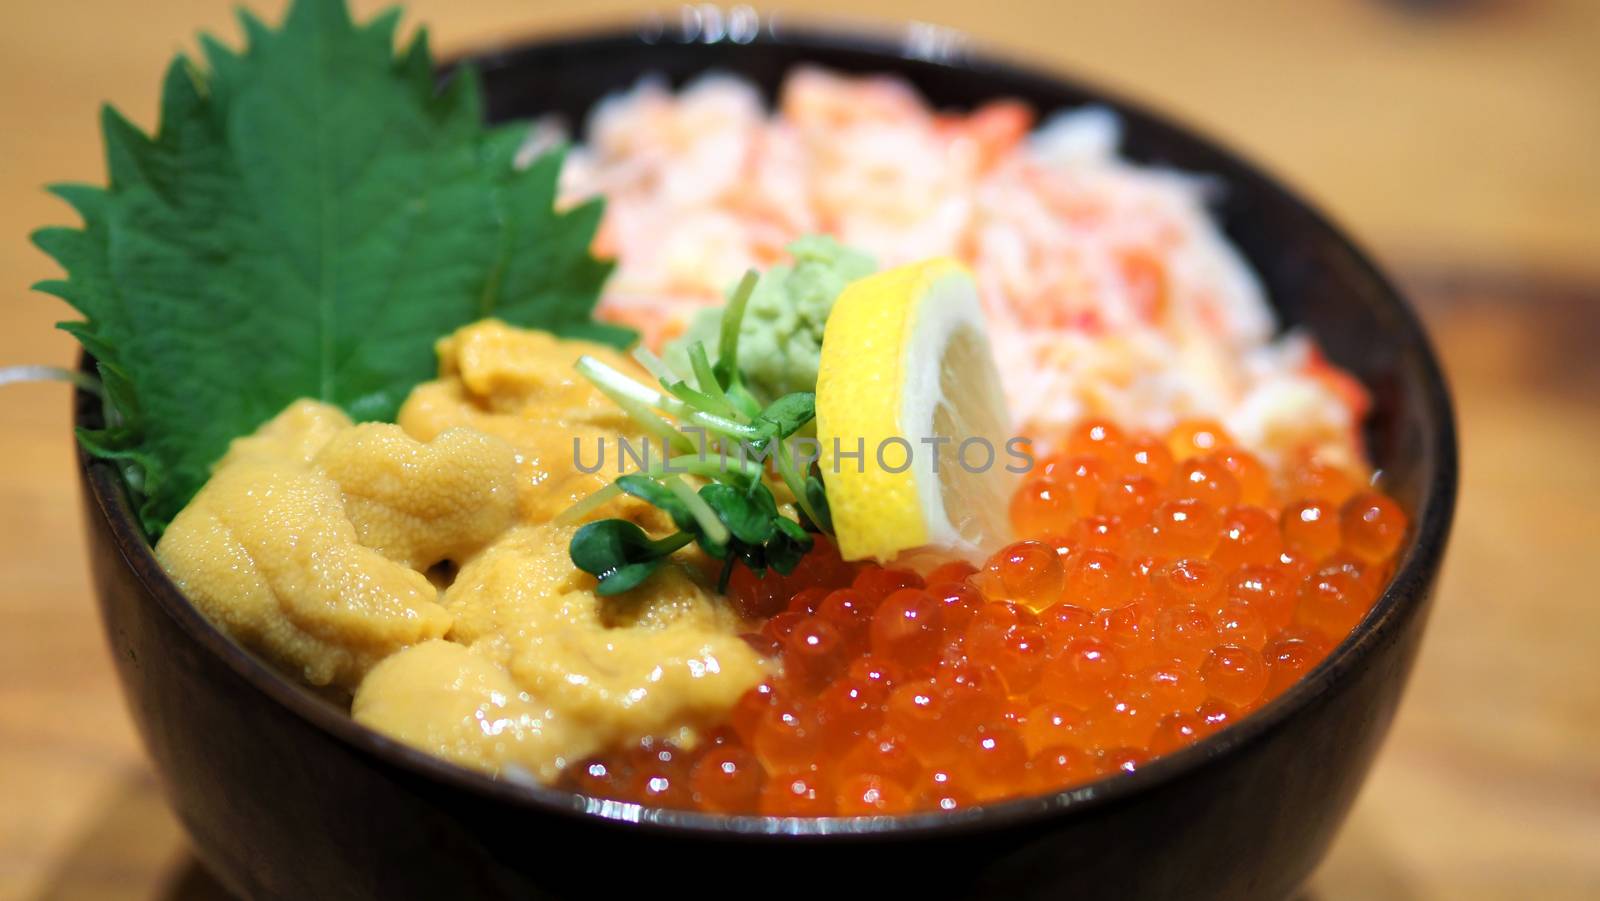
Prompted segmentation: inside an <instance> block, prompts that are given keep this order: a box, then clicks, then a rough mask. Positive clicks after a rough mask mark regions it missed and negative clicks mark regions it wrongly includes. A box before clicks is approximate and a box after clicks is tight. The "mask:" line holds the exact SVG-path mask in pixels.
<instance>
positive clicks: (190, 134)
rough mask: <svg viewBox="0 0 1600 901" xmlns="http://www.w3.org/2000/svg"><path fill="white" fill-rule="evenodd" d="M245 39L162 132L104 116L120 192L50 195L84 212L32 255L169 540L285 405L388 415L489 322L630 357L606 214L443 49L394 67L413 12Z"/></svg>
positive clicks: (142, 495) (312, 21)
mask: <svg viewBox="0 0 1600 901" xmlns="http://www.w3.org/2000/svg"><path fill="white" fill-rule="evenodd" d="M241 18H242V20H243V22H244V30H245V33H246V36H247V45H246V46H245V47H244V48H243V49H240V50H234V49H230V48H228V47H226V46H224V45H223V44H221V43H220V42H218V41H216V40H215V39H212V38H210V37H203V38H202V41H201V43H202V47H203V51H204V58H205V64H204V65H203V66H202V65H197V64H196V63H194V62H192V61H191V60H190V59H188V58H187V57H184V56H179V57H178V58H177V59H176V60H174V61H173V63H172V65H171V66H170V67H169V68H168V70H167V74H166V81H165V85H164V88H163V91H162V98H161V115H160V126H159V128H158V129H157V131H156V133H155V135H154V136H149V135H146V134H144V133H143V132H142V131H140V130H139V129H138V128H137V127H135V126H134V125H132V124H131V123H129V122H128V121H127V120H126V119H124V118H123V117H122V116H121V115H120V114H119V113H118V112H117V111H115V110H113V109H110V108H107V109H105V110H104V112H103V114H102V130H103V133H104V138H105V146H106V162H107V169H108V173H109V184H108V186H107V187H104V188H100V187H90V186H84V185H66V186H60V187H56V188H54V189H53V190H54V192H55V193H56V194H57V195H58V196H60V197H61V198H62V199H63V200H65V201H66V202H67V203H68V204H70V205H71V206H72V207H73V208H74V209H75V210H76V211H77V213H78V215H79V216H80V217H81V218H82V220H83V224H82V226H81V227H79V228H75V229H74V228H46V229H42V230H41V231H39V232H37V233H36V234H35V235H34V240H35V242H36V243H37V244H38V246H39V247H40V248H41V249H43V250H44V251H45V252H46V253H48V254H50V255H51V256H52V257H54V258H55V259H56V261H57V262H58V263H59V264H60V265H61V266H62V268H63V269H65V270H66V278H65V279H63V280H56V281H46V282H42V283H40V284H39V285H37V286H36V287H37V288H38V289H39V290H41V291H45V292H47V293H50V294H54V295H56V296H58V297H60V298H62V299H63V300H65V301H67V302H68V303H69V304H71V305H72V306H73V307H74V308H75V309H77V311H78V312H79V313H81V314H82V315H83V317H84V319H83V321H80V322H70V323H63V325H62V327H63V328H65V329H66V330H67V331H69V332H71V333H72V334H73V335H74V336H76V337H77V338H78V340H79V341H80V342H81V343H82V344H83V346H84V348H85V349H86V350H88V351H89V352H90V353H92V354H93V355H94V356H95V358H96V360H97V362H98V364H99V369H100V373H99V374H100V379H101V382H102V384H103V385H104V387H105V397H106V401H105V404H106V427H105V428H103V429H100V430H97V431H93V432H86V433H84V434H82V435H81V436H80V437H81V439H82V441H83V444H84V446H85V447H86V448H87V449H89V451H90V452H91V453H94V454H95V455H97V456H100V457H105V458H109V459H113V460H116V461H118V463H119V465H120V466H121V468H122V471H123V472H124V474H125V475H126V476H127V477H128V481H129V487H130V489H131V490H132V492H133V494H134V497H135V500H136V502H137V505H138V509H139V514H140V517H141V519H142V521H143V524H144V526H145V528H146V530H147V531H148V532H149V533H150V534H151V535H152V536H154V535H157V534H159V533H160V532H161V530H162V529H163V528H164V527H165V526H166V524H167V523H168V522H169V521H170V520H171V518H172V517H173V516H174V515H175V514H176V513H177V511H178V510H179V509H180V508H181V507H182V506H183V505H184V504H185V503H186V502H187V501H188V500H189V498H190V497H192V496H193V495H194V493H195V492H196V491H197V490H198V489H199V487H200V485H201V484H202V483H203V482H204V481H205V479H206V477H207V474H208V469H209V467H210V465H211V464H212V462H213V461H215V460H216V459H217V458H219V457H220V456H221V455H222V453H223V452H224V451H225V450H226V449H227V445H228V442H229V441H230V440H231V439H233V438H235V437H238V436H239V435H243V434H246V433H248V432H250V431H252V430H253V429H255V428H256V427H257V426H258V425H260V424H261V423H262V422H264V421H265V420H266V419H268V418H269V417H271V416H273V415H275V414H276V413H277V412H278V411H279V410H281V409H282V408H283V407H284V406H286V405H287V404H288V403H289V402H290V401H292V400H294V399H296V398H299V397H314V398H318V399H321V400H324V401H327V402H330V403H333V404H337V405H338V406H340V407H342V408H344V409H345V410H346V411H347V412H349V413H350V415H351V416H352V417H354V418H355V419H358V420H373V419H380V420H381V419H392V418H393V417H394V415H395V413H396V411H397V410H398V408H399V405H400V403H401V402H402V401H403V399H404V398H405V396H406V394H407V393H408V392H409V391H410V389H411V388H412V387H413V386H415V385H416V384H417V383H419V382H421V381H424V380H426V379H428V378H429V377H431V376H432V374H433V372H434V365H435V364H434V356H433V343H434V341H435V340H436V339H437V338H438V337H439V336H440V335H443V334H447V333H449V332H450V331H452V330H454V329H456V328H458V327H460V326H462V325H465V324H467V323H469V322H472V321H474V320H477V319H480V318H483V317H486V316H496V317H499V318H501V319H504V320H506V321H507V322H510V323H512V324H514V325H519V326H525V327H536V328H543V329H548V330H550V331H553V332H556V333H557V334H561V335H565V336H571V337H583V338H589V339H594V340H599V341H604V342H607V343H610V344H613V345H617V346H626V345H627V344H628V343H630V342H631V340H632V338H633V335H632V333H631V332H630V331H628V330H626V329H622V328H618V327H615V326H610V325H603V324H600V323H596V322H594V321H593V319H592V318H591V315H590V314H591V311H592V310H593V307H594V304H595V301H596V299H597V297H598V294H599V290H600V286H601V284H602V282H603V281H604V280H605V278H606V276H607V274H608V273H609V271H610V264H609V263H607V262H603V261H600V260H597V259H595V258H594V257H593V256H592V255H591V254H590V253H589V246H590V242H591V239H592V238H593V236H594V232H595V229H596V227H597V225H598V223H599V219H600V212H601V210H600V205H599V204H598V202H596V203H589V204H584V205H581V206H578V207H576V208H574V209H572V210H569V211H566V212H557V211H556V210H555V207H554V202H555V193H556V178H557V175H558V174H559V171H560V167H561V156H560V154H559V153H552V154H549V155H546V156H545V157H543V158H541V159H539V160H538V161H536V162H535V163H534V164H533V165H532V166H530V167H528V168H526V169H523V170H518V169H516V168H515V167H514V165H513V162H512V161H513V159H514V157H515V155H516V150H517V148H518V146H519V145H520V143H521V141H522V134H521V133H520V132H519V131H518V130H512V129H505V128H497V129H491V128H486V127H485V126H484V125H483V123H482V119H483V110H482V108H481V102H480V99H479V91H478V81H477V76H476V74H475V73H474V71H473V70H472V69H471V68H462V69H460V70H458V71H457V73H456V75H455V77H454V78H453V79H451V81H450V82H449V84H448V85H447V86H446V87H444V88H443V89H442V90H439V89H436V86H435V75H434V64H433V60H432V56H431V54H430V53H429V50H428V43H427V38H426V35H425V34H423V33H420V32H419V33H418V34H417V35H416V37H415V38H414V39H412V40H411V42H410V43H409V44H408V45H407V46H406V47H405V48H404V49H403V50H401V51H400V52H399V53H398V54H397V53H396V52H395V28H396V24H397V20H398V16H397V15H396V14H393V13H390V14H385V15H381V16H379V17H377V18H375V19H373V20H372V21H370V22H368V23H366V24H356V23H354V22H352V21H351V19H350V16H349V12H348V10H347V9H346V8H345V5H344V3H343V0H296V2H294V4H293V5H292V7H291V8H290V9H289V12H288V14H287V16H286V18H285V20H284V22H283V24H282V25H281V26H280V27H278V28H276V29H274V28H271V27H269V26H267V25H265V24H263V23H261V22H260V21H259V20H256V19H255V18H253V17H251V16H249V15H248V14H243V15H242V16H241Z"/></svg>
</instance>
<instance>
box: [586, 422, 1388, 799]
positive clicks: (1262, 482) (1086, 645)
mask: <svg viewBox="0 0 1600 901" xmlns="http://www.w3.org/2000/svg"><path fill="white" fill-rule="evenodd" d="M1061 449H1062V450H1061V453H1060V454H1059V455H1057V456H1054V457H1048V458H1045V459H1044V460H1043V461H1042V462H1041V465H1040V466H1039V467H1038V468H1037V469H1036V470H1035V471H1034V473H1033V474H1032V475H1031V476H1030V477H1029V478H1027V479H1024V481H1023V483H1022V484H1021V485H1020V486H1019V487H1018V489H1017V492H1016V494H1015V495H1014V497H1013V499H1012V503H1011V508H1010V513H1011V519H1012V526H1013V528H1014V530H1015V532H1016V535H1017V538H1018V540H1017V541H1015V542H1014V543H1012V544H1010V545H1007V546H1006V547H1004V548H1001V549H1000V550H999V551H997V552H996V553H995V554H994V555H992V556H991V557H990V558H989V559H988V560H986V561H984V562H983V564H982V565H980V566H973V565H971V564H969V563H967V562H964V561H951V562H946V563H943V564H941V565H938V566H936V567H934V568H932V569H930V570H928V571H927V572H926V573H922V574H919V573H917V572H912V571H910V570H907V569H897V568H893V567H884V566H879V565H876V564H866V565H861V564H851V563H846V562H845V561H843V560H842V559H840V557H839V553H838V551H837V550H836V548H835V547H834V545H833V544H832V542H830V541H829V540H828V539H827V538H818V540H817V542H816V546H815V547H814V548H813V549H812V551H811V552H810V553H809V554H807V555H806V557H805V558H804V559H803V560H802V562H801V564H800V566H799V567H797V568H796V569H795V571H794V572H793V573H791V574H790V575H788V576H779V575H776V574H773V573H768V574H767V575H766V577H765V578H757V577H756V576H754V575H753V574H752V573H750V572H749V571H748V570H745V569H742V568H740V569H737V570H736V571H735V573H734V577H733V579H732V580H731V582H730V585H729V590H728V596H729V600H730V603H731V604H732V606H733V607H734V608H735V609H736V610H737V611H738V612H739V613H740V614H741V615H743V616H744V617H745V618H746V621H747V622H749V623H750V631H749V634H748V635H747V636H746V639H747V640H748V641H749V642H750V644H751V645H752V646H754V647H755V648H757V649H758V650H759V651H761V652H762V653H763V654H766V655H769V656H770V657H772V658H773V659H774V660H775V661H776V664H777V665H776V667H775V668H774V673H775V674H774V675H773V676H772V677H771V678H769V679H768V680H767V681H765V682H763V683H762V684H761V685H759V686H757V687H756V688H753V689H751V690H750V691H749V692H747V693H746V694H745V695H744V696H743V697H742V698H741V699H740V700H739V702H738V703H737V704H736V705H735V706H734V708H733V710H732V711H731V712H730V714H729V715H728V717H727V721H726V722H725V723H724V724H723V725H721V726H719V727H716V728H713V729H711V730H709V731H707V732H703V733H702V736H701V739H700V740H699V741H698V742H697V743H696V745H695V747H694V748H692V749H683V748H678V747H675V746H673V745H672V744H671V743H668V742H663V741H661V740H659V739H646V740H644V741H643V742H641V743H640V744H639V745H637V746H634V747H628V748H621V749H615V750H613V751H611V752H608V753H605V754H601V755H598V756H596V757H593V758H590V759H587V760H583V761H578V762H575V763H574V764H572V765H571V766H569V767H567V768H566V770H565V772H564V774H563V777H562V785H563V786H564V787H567V788H570V789H573V790H576V791H581V792H583V793H585V794H589V795H592V796H596V797H603V798H612V799H617V800H623V801H630V802H634V803H638V804H643V805H647V806H654V807H675V808H682V809H693V810H701V811H706V812H709V813H723V814H741V813H742V814H765V815H774V816H830V815H832V816H859V815H890V814H899V813H908V812H913V811H927V810H955V809H959V808H962V807H967V806H970V805H973V804H981V803H986V802H990V801H996V800H1000V799H1003V798H1008V797H1015V796H1018V795H1025V794H1033V793H1041V792H1050V791H1055V790H1059V789H1061V788H1065V787H1069V786H1074V785H1079V784H1082V783H1085V782H1088V781H1091V780H1094V779H1099V778H1105V777H1108V776H1114V775H1117V774H1122V773H1130V772H1133V771H1135V770H1137V769H1138V768H1140V767H1141V766H1144V765H1145V763H1146V762H1147V761H1149V760H1150V759H1152V758H1154V757H1156V756H1159V755H1162V754H1167V753H1170V752H1173V751H1176V750H1179V749H1181V748H1183V747H1185V746H1186V745H1188V744H1190V743H1192V742H1195V741H1198V740H1200V739H1202V738H1205V737H1206V736H1208V735H1212V734H1214V733H1215V732H1217V731H1218V730H1219V729H1222V728H1225V727H1226V726H1227V725H1229V724H1231V723H1233V722H1235V721H1237V720H1238V719H1240V718H1241V717H1243V716H1246V715H1248V714H1249V713H1250V712H1251V711H1253V710H1255V709H1257V708H1259V707H1261V706H1262V705H1263V704H1266V703H1267V702H1268V701H1270V700H1272V699H1273V698H1274V697H1276V696H1277V695H1279V694H1281V693H1282V692H1284V691H1285V690H1286V689H1288V688H1289V687H1290V686H1291V685H1293V684H1294V683H1295V682H1296V681H1297V680H1298V679H1300V678H1301V677H1302V676H1304V675H1305V674H1306V673H1307V672H1309V671H1310V670H1311V669H1312V668H1313V667H1315V666H1316V665H1317V663H1318V662H1320V661H1321V660H1322V659H1323V658H1324V657H1325V656H1327V654H1328V653H1329V652H1330V651H1331V650H1332V648H1333V647H1334V646H1336V645H1337V644H1338V643H1339V641H1340V640H1341V639H1342V638H1343V637H1344V636H1345V635H1346V634H1348V633H1349V632H1350V630H1351V629H1353V628H1355V626H1356V624H1357V623H1359V622H1360V620H1361V619H1362V617H1363V616H1365V615H1366V613H1367V611H1368V610H1369V609H1370V608H1371V606H1372V604H1373V603H1374V601H1375V600H1376V599H1377V597H1378V595H1379V594H1381V592H1382V589H1383V587H1384V585H1385V584H1386V583H1387V581H1388V578H1389V576H1390V574H1391V573H1392V571H1393V568H1394V557H1395V555H1396V554H1397V553H1398V552H1399V550H1400V548H1401V545H1402V544H1403V539H1404V537H1405V534H1406V530H1407V526H1408V523H1407V520H1406V515H1405V513H1404V512H1403V511H1402V510H1401V508H1400V506H1399V505H1398V504H1396V503H1395V502H1394V501H1393V500H1392V499H1390V498H1388V497H1387V496H1385V495H1383V494H1381V493H1379V492H1377V491H1374V490H1370V489H1366V488H1362V487H1361V486H1360V482H1359V480H1357V479H1356V478H1355V477H1354V476H1352V475H1351V474H1349V473H1347V472H1344V471H1342V470H1339V469H1337V468H1334V467H1330V466H1327V465H1325V464H1322V463H1319V462H1316V461H1306V460H1300V461H1297V462H1295V463H1293V464H1291V465H1290V466H1288V467H1286V471H1283V472H1274V471H1272V470H1270V469H1269V468H1268V467H1267V466H1266V465H1265V464H1264V463H1263V462H1262V461H1260V460H1259V459H1257V458H1256V457H1255V456H1253V455H1252V454H1250V453H1249V452H1248V451H1247V450H1245V449H1243V448H1241V447H1239V446H1237V445H1235V444H1234V442H1233V440H1232V438H1231V437H1229V436H1228V434H1227V433H1226V432H1225V431H1223V429H1222V427H1221V426H1220V425H1218V424H1217V423H1215V422H1212V421H1208V420H1195V421H1190V422H1184V423H1180V424H1179V425H1178V426H1177V427H1175V428H1174V429H1172V430H1171V431H1170V432H1168V433H1167V434H1164V435H1147V434H1139V433H1134V432H1126V431H1123V430H1121V429H1119V428H1118V427H1117V426H1116V425H1115V424H1113V423H1110V422H1107V421H1104V420H1090V421H1086V422H1084V423H1082V424H1080V425H1079V426H1078V427H1076V428H1074V429H1072V430H1070V431H1069V432H1067V433H1065V435H1064V436H1063V440H1062V442H1061Z"/></svg>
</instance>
